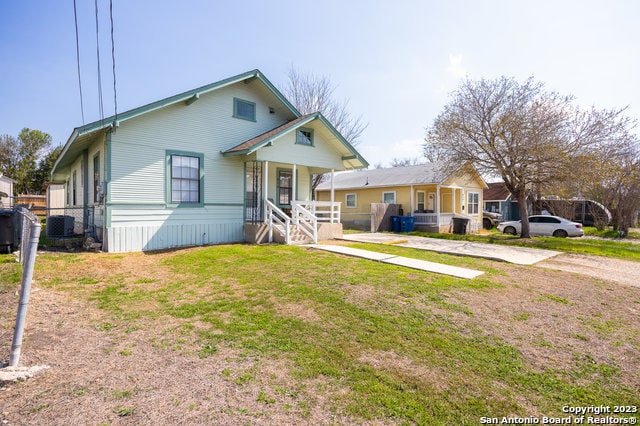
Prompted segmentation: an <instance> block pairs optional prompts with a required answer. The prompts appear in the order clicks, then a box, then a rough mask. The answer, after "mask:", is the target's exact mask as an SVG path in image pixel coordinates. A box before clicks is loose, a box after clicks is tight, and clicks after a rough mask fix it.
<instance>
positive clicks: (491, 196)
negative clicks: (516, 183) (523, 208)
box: [483, 182, 520, 221]
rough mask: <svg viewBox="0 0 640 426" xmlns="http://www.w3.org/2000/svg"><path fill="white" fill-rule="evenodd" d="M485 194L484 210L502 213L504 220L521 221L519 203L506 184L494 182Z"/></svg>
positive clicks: (489, 185)
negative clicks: (513, 197)
mask: <svg viewBox="0 0 640 426" xmlns="http://www.w3.org/2000/svg"><path fill="white" fill-rule="evenodd" d="M487 185H488V187H487V188H486V189H485V190H484V192H483V199H484V207H483V208H484V210H486V211H488V212H493V213H500V214H501V215H502V220H504V221H510V220H520V208H519V207H518V201H516V200H513V199H512V197H511V193H510V192H509V190H508V189H507V187H506V186H505V185H504V182H492V183H489V184H487Z"/></svg>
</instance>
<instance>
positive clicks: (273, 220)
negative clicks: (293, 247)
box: [266, 200, 291, 244]
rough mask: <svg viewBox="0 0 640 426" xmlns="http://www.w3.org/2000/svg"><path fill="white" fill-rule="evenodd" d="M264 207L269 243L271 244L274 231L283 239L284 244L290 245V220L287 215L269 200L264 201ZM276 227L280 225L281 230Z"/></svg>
mask: <svg viewBox="0 0 640 426" xmlns="http://www.w3.org/2000/svg"><path fill="white" fill-rule="evenodd" d="M266 206H267V224H268V225H269V242H270V243H271V242H273V230H274V229H275V230H276V231H277V232H278V233H279V234H280V235H282V236H283V237H284V241H285V243H286V244H289V243H291V218H290V217H289V215H287V214H286V213H285V212H283V211H282V210H280V209H279V208H278V206H276V205H275V204H273V203H272V202H271V201H269V200H266ZM277 225H280V226H281V227H282V228H279V227H278V226H277Z"/></svg>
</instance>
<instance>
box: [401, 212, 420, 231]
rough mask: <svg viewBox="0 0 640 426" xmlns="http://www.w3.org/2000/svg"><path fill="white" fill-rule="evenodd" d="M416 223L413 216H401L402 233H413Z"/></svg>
mask: <svg viewBox="0 0 640 426" xmlns="http://www.w3.org/2000/svg"><path fill="white" fill-rule="evenodd" d="M415 223H416V218H415V217H413V216H401V217H400V232H411V231H413V226H414V225H415Z"/></svg>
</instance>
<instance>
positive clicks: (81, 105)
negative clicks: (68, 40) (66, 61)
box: [73, 0, 84, 125]
mask: <svg viewBox="0 0 640 426" xmlns="http://www.w3.org/2000/svg"><path fill="white" fill-rule="evenodd" d="M73 18H74V20H75V23H76V63H77V65H78V87H79V89H80V113H81V115H82V124H83V125H84V101H83V96H82V78H81V74H80V37H79V35H78V9H77V7H76V0H73Z"/></svg>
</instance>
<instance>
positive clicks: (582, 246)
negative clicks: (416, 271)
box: [408, 228, 640, 262]
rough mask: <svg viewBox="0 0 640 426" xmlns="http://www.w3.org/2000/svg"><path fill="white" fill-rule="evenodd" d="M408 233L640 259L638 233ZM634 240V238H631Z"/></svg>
mask: <svg viewBox="0 0 640 426" xmlns="http://www.w3.org/2000/svg"><path fill="white" fill-rule="evenodd" d="M408 234H409V235H418V236H423V237H430V238H442V239H451V240H464V241H476V242H481V243H490V244H505V245H518V246H523V247H532V248H539V249H547V250H556V251H562V252H566V253H578V254H589V255H596V256H605V257H614V258H617V259H623V260H633V261H637V262H640V244H638V242H637V241H638V239H639V237H638V234H637V233H634V234H631V235H630V236H629V239H628V240H624V239H623V240H620V239H614V238H598V239H596V238H585V237H582V238H555V237H532V238H526V239H522V238H520V237H516V236H512V235H508V234H503V233H501V232H498V231H496V230H495V229H493V230H491V231H482V233H480V234H466V235H456V234H445V233H442V234H435V233H428V232H419V231H415V232H409V233H408ZM585 234H586V235H593V236H598V237H608V235H610V233H607V232H597V231H596V230H595V228H586V229H585ZM632 241H635V243H634V242H632Z"/></svg>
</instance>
